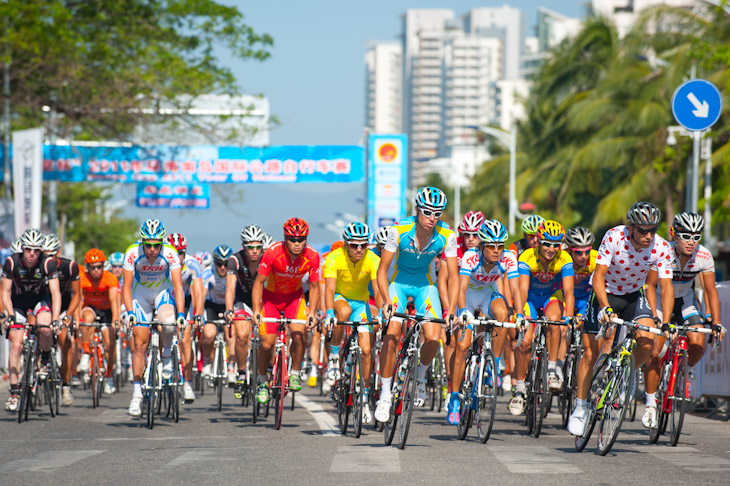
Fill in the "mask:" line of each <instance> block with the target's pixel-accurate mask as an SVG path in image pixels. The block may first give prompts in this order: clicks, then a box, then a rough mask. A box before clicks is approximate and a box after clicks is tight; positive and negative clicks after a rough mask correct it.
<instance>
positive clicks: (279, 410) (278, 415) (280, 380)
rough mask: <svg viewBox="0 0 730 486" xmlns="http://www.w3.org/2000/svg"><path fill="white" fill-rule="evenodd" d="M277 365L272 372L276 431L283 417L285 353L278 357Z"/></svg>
mask: <svg viewBox="0 0 730 486" xmlns="http://www.w3.org/2000/svg"><path fill="white" fill-rule="evenodd" d="M278 361H279V364H278V367H277V369H276V370H274V372H275V373H276V382H277V383H276V384H275V385H274V388H275V390H276V395H275V396H276V404H275V405H276V408H274V422H275V427H276V430H279V429H280V428H281V419H282V416H283V415H284V399H285V398H286V352H284V351H282V352H281V354H280V355H279V359H278Z"/></svg>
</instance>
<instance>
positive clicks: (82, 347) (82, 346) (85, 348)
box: [81, 343, 91, 354]
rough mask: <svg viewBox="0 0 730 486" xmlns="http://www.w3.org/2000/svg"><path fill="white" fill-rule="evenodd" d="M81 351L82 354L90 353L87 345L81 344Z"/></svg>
mask: <svg viewBox="0 0 730 486" xmlns="http://www.w3.org/2000/svg"><path fill="white" fill-rule="evenodd" d="M81 351H82V352H83V353H84V354H91V351H89V343H81Z"/></svg>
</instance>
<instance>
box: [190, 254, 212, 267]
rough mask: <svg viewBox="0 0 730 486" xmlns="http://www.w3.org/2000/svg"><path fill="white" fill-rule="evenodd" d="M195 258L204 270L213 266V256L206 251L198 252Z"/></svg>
mask: <svg viewBox="0 0 730 486" xmlns="http://www.w3.org/2000/svg"><path fill="white" fill-rule="evenodd" d="M194 257H195V259H196V260H198V262H199V263H200V266H201V267H202V268H203V270H207V269H209V268H210V267H211V266H212V265H213V255H211V254H210V253H209V252H207V251H205V250H202V251H199V252H197V253H196V254H195V255H194Z"/></svg>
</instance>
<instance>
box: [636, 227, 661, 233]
mask: <svg viewBox="0 0 730 486" xmlns="http://www.w3.org/2000/svg"><path fill="white" fill-rule="evenodd" d="M634 229H635V230H636V231H638V232H639V234H640V235H648V234H655V233H656V230H657V227H656V226H652V227H651V228H639V227H638V226H634Z"/></svg>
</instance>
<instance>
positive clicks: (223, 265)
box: [215, 262, 228, 267]
mask: <svg viewBox="0 0 730 486" xmlns="http://www.w3.org/2000/svg"><path fill="white" fill-rule="evenodd" d="M227 265H228V262H215V266H216V267H225V266H227Z"/></svg>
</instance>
